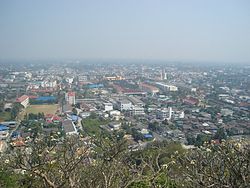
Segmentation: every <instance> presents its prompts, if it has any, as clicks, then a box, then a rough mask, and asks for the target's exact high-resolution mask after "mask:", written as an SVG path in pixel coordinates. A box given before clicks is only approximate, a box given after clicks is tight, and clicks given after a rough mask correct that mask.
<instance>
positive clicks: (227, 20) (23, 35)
mask: <svg viewBox="0 0 250 188" xmlns="http://www.w3.org/2000/svg"><path fill="white" fill-rule="evenodd" d="M249 10H250V2H249V1H248V0H239V1H234V0H221V1H218V0H209V1H199V0H190V1H185V0H174V1H169V0H154V1H149V0H137V1H134V0H126V1H115V0H109V1H101V0H97V1H80V0H76V1H74V2H71V1H65V0H55V1H49V0H43V1H35V2H34V1H32V0H26V1H18V0H13V1H9V0H2V1H1V2H0V41H1V42H0V59H5V60H6V59H8V60H23V59H38V60H41V59H65V58H67V59H136V60H140V59H146V60H148V59H149V60H154V59H156V60H167V61H188V62H190V61H191V62H192V61H195V62H223V63H249V62H250V53H249V51H250V11H249Z"/></svg>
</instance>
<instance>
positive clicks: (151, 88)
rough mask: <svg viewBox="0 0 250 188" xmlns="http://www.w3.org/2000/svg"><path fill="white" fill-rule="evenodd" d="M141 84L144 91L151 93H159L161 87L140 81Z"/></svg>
mask: <svg viewBox="0 0 250 188" xmlns="http://www.w3.org/2000/svg"><path fill="white" fill-rule="evenodd" d="M139 86H140V88H141V89H142V90H143V91H146V92H148V93H151V94H156V93H159V89H158V88H157V87H155V86H152V85H149V84H146V83H140V85H139Z"/></svg>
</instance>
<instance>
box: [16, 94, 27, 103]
mask: <svg viewBox="0 0 250 188" xmlns="http://www.w3.org/2000/svg"><path fill="white" fill-rule="evenodd" d="M27 98H29V97H28V96H27V95H23V96H21V97H19V98H17V99H16V102H23V101H25V100H26V99H27Z"/></svg>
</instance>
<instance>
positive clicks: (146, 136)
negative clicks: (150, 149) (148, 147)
mask: <svg viewBox="0 0 250 188" xmlns="http://www.w3.org/2000/svg"><path fill="white" fill-rule="evenodd" d="M144 138H153V135H152V134H144Z"/></svg>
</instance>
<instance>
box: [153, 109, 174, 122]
mask: <svg viewBox="0 0 250 188" xmlns="http://www.w3.org/2000/svg"><path fill="white" fill-rule="evenodd" d="M173 113H174V112H173V110H172V107H170V108H163V109H160V110H158V112H157V117H158V118H159V119H162V120H165V119H166V120H170V119H171V118H172V115H173Z"/></svg>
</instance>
